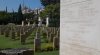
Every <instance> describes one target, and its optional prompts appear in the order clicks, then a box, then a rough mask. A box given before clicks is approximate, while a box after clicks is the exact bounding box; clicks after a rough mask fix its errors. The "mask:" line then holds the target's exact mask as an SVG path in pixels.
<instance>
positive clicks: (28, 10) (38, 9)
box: [22, 5, 44, 14]
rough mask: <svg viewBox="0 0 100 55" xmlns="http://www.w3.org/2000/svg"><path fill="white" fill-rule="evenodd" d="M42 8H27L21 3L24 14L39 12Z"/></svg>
mask: <svg viewBox="0 0 100 55" xmlns="http://www.w3.org/2000/svg"><path fill="white" fill-rule="evenodd" d="M43 10H44V9H43V8H36V9H31V8H28V7H27V6H25V5H23V6H22V13H23V14H26V13H35V14H39V13H40V12H41V11H43Z"/></svg>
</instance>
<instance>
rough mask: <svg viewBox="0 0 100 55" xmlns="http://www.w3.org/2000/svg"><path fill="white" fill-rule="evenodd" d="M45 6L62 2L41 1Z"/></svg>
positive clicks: (54, 0)
mask: <svg viewBox="0 0 100 55" xmlns="http://www.w3.org/2000/svg"><path fill="white" fill-rule="evenodd" d="M40 1H41V4H42V5H43V6H47V5H50V4H56V3H60V0H40Z"/></svg>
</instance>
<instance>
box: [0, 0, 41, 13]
mask: <svg viewBox="0 0 100 55" xmlns="http://www.w3.org/2000/svg"><path fill="white" fill-rule="evenodd" d="M23 3H24V4H25V5H26V6H27V7H30V8H31V9H35V8H40V7H43V6H42V5H41V2H40V0H0V11H1V10H5V9H6V6H7V9H8V11H9V12H12V10H14V11H18V7H19V5H20V4H23Z"/></svg>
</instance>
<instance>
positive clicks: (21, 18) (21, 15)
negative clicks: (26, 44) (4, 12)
mask: <svg viewBox="0 0 100 55" xmlns="http://www.w3.org/2000/svg"><path fill="white" fill-rule="evenodd" d="M22 20H23V14H22V7H21V4H20V5H19V8H18V18H17V21H18V23H21V21H22Z"/></svg>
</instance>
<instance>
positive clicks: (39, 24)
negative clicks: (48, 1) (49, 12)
mask: <svg viewBox="0 0 100 55" xmlns="http://www.w3.org/2000/svg"><path fill="white" fill-rule="evenodd" d="M42 21H43V20H42V19H41V17H39V18H38V26H42ZM33 25H34V24H33ZM22 26H24V21H22ZM28 26H30V22H28ZM48 26H49V17H47V18H46V27H48Z"/></svg>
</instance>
